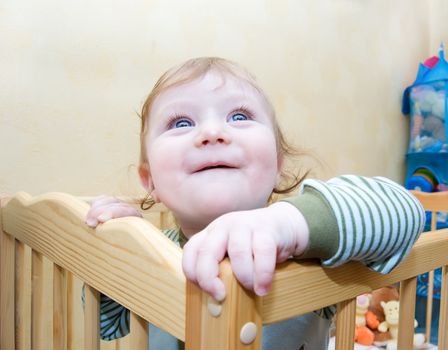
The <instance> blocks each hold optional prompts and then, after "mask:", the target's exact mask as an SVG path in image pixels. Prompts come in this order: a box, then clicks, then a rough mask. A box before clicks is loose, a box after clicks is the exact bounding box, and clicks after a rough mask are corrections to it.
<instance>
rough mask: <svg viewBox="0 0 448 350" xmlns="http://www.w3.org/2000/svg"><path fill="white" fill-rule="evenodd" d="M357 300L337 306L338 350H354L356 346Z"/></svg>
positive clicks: (347, 301) (346, 301)
mask: <svg viewBox="0 0 448 350" xmlns="http://www.w3.org/2000/svg"><path fill="white" fill-rule="evenodd" d="M355 315H356V298H353V299H349V300H345V301H342V302H340V303H338V304H337V314H336V350H352V349H353V347H354V345H355Z"/></svg>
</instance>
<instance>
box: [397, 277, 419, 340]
mask: <svg viewBox="0 0 448 350" xmlns="http://www.w3.org/2000/svg"><path fill="white" fill-rule="evenodd" d="M416 289H417V277H412V278H409V279H407V280H404V281H401V283H400V316H399V322H400V323H399V327H398V349H412V348H413V342H414V321H415V294H416Z"/></svg>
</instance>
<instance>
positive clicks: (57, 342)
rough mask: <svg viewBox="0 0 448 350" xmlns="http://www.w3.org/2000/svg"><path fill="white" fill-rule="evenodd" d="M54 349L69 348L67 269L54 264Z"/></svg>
mask: <svg viewBox="0 0 448 350" xmlns="http://www.w3.org/2000/svg"><path fill="white" fill-rule="evenodd" d="M53 349H54V350H56V349H67V278H66V271H65V270H64V269H63V268H62V267H60V266H58V265H56V264H54V265H53Z"/></svg>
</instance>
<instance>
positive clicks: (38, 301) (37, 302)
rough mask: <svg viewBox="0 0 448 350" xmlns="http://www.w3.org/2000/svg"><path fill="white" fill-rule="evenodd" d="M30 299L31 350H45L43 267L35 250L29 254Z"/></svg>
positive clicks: (40, 255) (40, 256) (39, 255)
mask: <svg viewBox="0 0 448 350" xmlns="http://www.w3.org/2000/svg"><path fill="white" fill-rule="evenodd" d="M31 273H32V280H31V283H32V297H31V318H32V320H31V348H32V349H33V350H47V349H48V347H47V346H45V343H44V342H45V336H44V324H45V321H44V310H42V305H43V297H44V295H43V288H44V286H43V283H44V281H43V279H44V266H43V257H42V254H40V253H38V252H36V251H35V250H33V251H32V253H31Z"/></svg>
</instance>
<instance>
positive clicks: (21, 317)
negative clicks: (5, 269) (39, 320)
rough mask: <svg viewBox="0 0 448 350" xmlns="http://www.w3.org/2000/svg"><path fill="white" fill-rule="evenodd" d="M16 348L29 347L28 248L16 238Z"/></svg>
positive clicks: (29, 283) (26, 348)
mask: <svg viewBox="0 0 448 350" xmlns="http://www.w3.org/2000/svg"><path fill="white" fill-rule="evenodd" d="M15 245H16V274H15V275H16V278H15V283H16V285H15V298H16V314H15V315H16V350H29V349H31V270H30V267H31V261H30V254H27V253H30V248H29V247H26V246H25V244H23V243H21V242H19V241H17V240H16V244H15Z"/></svg>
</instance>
